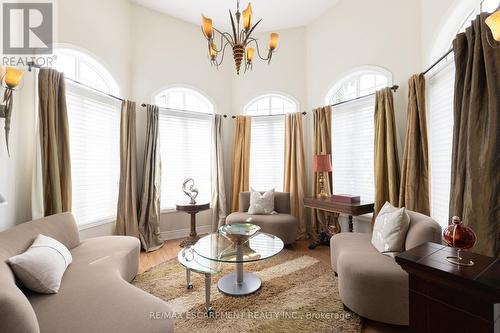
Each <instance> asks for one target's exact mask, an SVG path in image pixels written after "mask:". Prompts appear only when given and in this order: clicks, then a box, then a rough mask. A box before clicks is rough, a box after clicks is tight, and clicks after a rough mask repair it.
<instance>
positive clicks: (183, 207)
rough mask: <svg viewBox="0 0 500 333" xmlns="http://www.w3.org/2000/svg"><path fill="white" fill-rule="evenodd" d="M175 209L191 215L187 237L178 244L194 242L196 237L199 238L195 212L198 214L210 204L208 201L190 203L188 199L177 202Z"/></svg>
mask: <svg viewBox="0 0 500 333" xmlns="http://www.w3.org/2000/svg"><path fill="white" fill-rule="evenodd" d="M176 209H177V211H180V212H186V213H188V214H189V215H191V232H190V233H189V237H188V238H186V239H184V240H183V241H182V242H181V244H180V246H181V247H186V246H191V245H194V244H196V242H197V241H198V239H200V237H199V236H198V234H197V233H196V214H198V213H199V212H201V211H203V210H207V209H210V204H209V203H202V204H198V203H196V204H190V203H189V202H188V201H186V202H182V203H179V204H177V205H176Z"/></svg>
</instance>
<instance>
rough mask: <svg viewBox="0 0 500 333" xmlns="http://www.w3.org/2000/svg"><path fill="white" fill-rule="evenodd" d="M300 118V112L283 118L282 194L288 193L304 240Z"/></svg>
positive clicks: (305, 231) (304, 217)
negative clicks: (283, 170)
mask: <svg viewBox="0 0 500 333" xmlns="http://www.w3.org/2000/svg"><path fill="white" fill-rule="evenodd" d="M302 117H303V115H302V113H300V112H297V113H292V114H287V115H286V117H285V173H284V182H283V185H284V186H283V189H284V192H288V193H290V208H291V213H292V215H293V216H295V217H296V218H297V219H298V220H299V230H298V237H299V238H304V237H305V236H306V234H307V221H306V214H305V207H304V195H305V189H306V170H305V165H306V162H305V153H304V129H303V126H302Z"/></svg>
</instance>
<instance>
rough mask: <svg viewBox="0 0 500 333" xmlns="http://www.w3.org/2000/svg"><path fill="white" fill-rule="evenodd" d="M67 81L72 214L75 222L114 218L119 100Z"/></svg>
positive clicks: (116, 184) (83, 223)
mask: <svg viewBox="0 0 500 333" xmlns="http://www.w3.org/2000/svg"><path fill="white" fill-rule="evenodd" d="M66 82H67V91H66V100H67V106H68V122H69V133H70V154H71V174H72V183H73V184H72V187H73V210H72V211H73V213H74V215H75V218H76V221H77V223H78V224H79V225H86V224H92V223H96V222H100V221H105V220H111V219H115V218H116V209H117V201H118V187H119V177H120V102H119V101H117V100H115V99H113V98H111V97H108V96H105V95H103V94H99V93H97V92H94V91H91V90H89V89H87V88H84V87H82V86H80V85H77V84H74V83H72V82H69V81H66Z"/></svg>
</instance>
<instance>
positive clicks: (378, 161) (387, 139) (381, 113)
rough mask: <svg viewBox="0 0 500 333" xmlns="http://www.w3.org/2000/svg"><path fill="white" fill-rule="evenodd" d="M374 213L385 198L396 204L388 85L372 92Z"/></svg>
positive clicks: (391, 104) (393, 133)
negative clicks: (373, 107) (373, 97)
mask: <svg viewBox="0 0 500 333" xmlns="http://www.w3.org/2000/svg"><path fill="white" fill-rule="evenodd" d="M374 153H375V154H374V161H375V166H374V172H375V175H374V176H375V179H374V180H375V208H374V209H375V214H374V216H377V214H378V212H379V211H380V208H382V206H383V205H384V203H385V202H386V201H389V202H390V203H391V204H392V205H394V206H398V205H399V175H400V174H399V157H398V146H397V139H396V125H395V120H394V101H393V96H392V90H391V88H384V89H382V90H379V91H377V92H376V96H375V147H374Z"/></svg>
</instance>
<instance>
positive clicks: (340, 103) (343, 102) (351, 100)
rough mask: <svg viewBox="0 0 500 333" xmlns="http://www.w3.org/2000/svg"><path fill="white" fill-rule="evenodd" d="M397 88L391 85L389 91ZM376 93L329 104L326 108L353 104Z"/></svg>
mask: <svg viewBox="0 0 500 333" xmlns="http://www.w3.org/2000/svg"><path fill="white" fill-rule="evenodd" d="M398 88H399V86H397V85H393V86H392V87H391V90H393V91H394V92H396V91H397V90H398ZM375 94H376V93H372V94H368V95H363V96H359V97H356V98H352V99H348V100H347V101H342V102H338V103H333V104H330V105H328V106H337V105H342V104H345V103H350V102H354V101H357V100H359V99H363V98H366V97H370V96H374V95H375Z"/></svg>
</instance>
